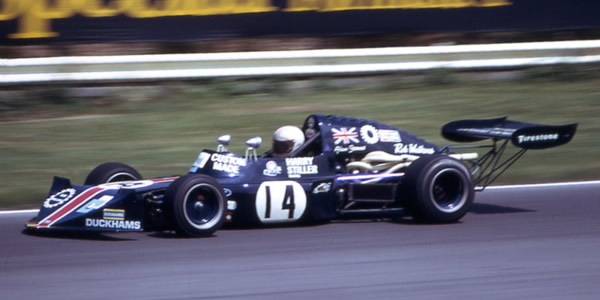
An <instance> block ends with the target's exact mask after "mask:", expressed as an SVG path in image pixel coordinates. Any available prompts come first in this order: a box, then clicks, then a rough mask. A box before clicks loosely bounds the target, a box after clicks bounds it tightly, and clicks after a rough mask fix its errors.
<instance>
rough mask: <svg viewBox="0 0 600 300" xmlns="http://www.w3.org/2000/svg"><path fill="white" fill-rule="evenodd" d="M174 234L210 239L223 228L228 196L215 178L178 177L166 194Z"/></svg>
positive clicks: (202, 176)
mask: <svg viewBox="0 0 600 300" xmlns="http://www.w3.org/2000/svg"><path fill="white" fill-rule="evenodd" d="M165 200H166V204H167V208H168V209H169V210H170V214H169V215H170V217H171V219H172V223H173V225H174V227H175V231H177V232H178V233H180V234H184V235H188V236H193V237H203V236H210V235H212V234H213V233H214V232H215V231H217V230H219V229H220V228H221V227H222V226H223V222H224V221H225V215H226V213H227V197H226V196H225V194H224V192H223V188H222V187H221V185H219V183H218V182H217V181H216V180H214V179H213V178H212V177H209V176H206V175H197V174H188V175H185V176H182V177H179V178H178V179H177V180H175V181H174V182H173V183H172V184H171V185H170V186H169V187H168V189H167V192H166V194H165Z"/></svg>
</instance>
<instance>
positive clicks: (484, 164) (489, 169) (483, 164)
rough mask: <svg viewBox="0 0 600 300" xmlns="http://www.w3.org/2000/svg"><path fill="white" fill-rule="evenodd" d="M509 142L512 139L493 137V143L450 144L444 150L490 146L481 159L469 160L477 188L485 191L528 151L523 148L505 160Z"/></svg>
mask: <svg viewBox="0 0 600 300" xmlns="http://www.w3.org/2000/svg"><path fill="white" fill-rule="evenodd" d="M509 142H510V140H500V139H493V143H492V144H491V145H478V146H455V147H454V146H448V147H444V148H443V149H442V151H446V152H448V151H449V150H452V149H473V148H490V150H489V151H488V152H486V153H485V154H484V155H482V156H481V157H480V158H479V159H477V160H469V161H467V162H468V163H469V164H470V170H471V175H472V176H473V182H474V183H475V190H476V191H483V190H484V189H485V188H486V187H487V186H489V185H490V184H492V183H493V182H494V181H495V180H496V179H497V178H498V177H500V176H501V175H502V174H504V172H506V170H508V168H510V167H511V166H512V165H513V164H514V163H515V162H516V161H517V160H519V158H521V156H523V155H524V154H525V152H527V149H524V148H522V149H520V150H519V151H517V152H516V153H514V154H513V155H511V156H510V157H508V158H506V159H504V160H503V157H504V156H505V155H504V154H505V150H506V148H507V146H508V143H509Z"/></svg>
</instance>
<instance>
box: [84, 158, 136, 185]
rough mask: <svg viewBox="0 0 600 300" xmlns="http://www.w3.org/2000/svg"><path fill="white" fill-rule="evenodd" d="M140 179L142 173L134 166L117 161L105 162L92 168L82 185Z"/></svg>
mask: <svg viewBox="0 0 600 300" xmlns="http://www.w3.org/2000/svg"><path fill="white" fill-rule="evenodd" d="M140 179H142V175H140V173H138V171H136V170H135V169H134V168H132V167H130V166H128V165H126V164H122V163H118V162H107V163H103V164H101V165H99V166H97V167H96V168H94V169H93V170H92V172H90V174H88V176H87V178H86V179H85V182H84V185H99V184H103V183H109V182H117V181H130V180H140Z"/></svg>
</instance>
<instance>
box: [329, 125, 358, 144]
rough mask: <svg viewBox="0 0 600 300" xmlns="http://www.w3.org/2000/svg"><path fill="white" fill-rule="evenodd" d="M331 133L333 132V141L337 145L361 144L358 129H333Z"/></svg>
mask: <svg viewBox="0 0 600 300" xmlns="http://www.w3.org/2000/svg"><path fill="white" fill-rule="evenodd" d="M331 131H333V140H334V143H335V144H336V145H338V144H350V143H353V144H354V143H360V141H359V140H358V132H356V127H350V128H347V127H340V128H339V129H336V128H331Z"/></svg>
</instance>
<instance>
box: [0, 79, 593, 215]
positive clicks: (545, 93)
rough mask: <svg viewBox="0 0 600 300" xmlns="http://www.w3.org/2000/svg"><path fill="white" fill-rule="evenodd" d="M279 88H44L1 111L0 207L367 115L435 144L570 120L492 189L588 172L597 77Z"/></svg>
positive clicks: (165, 171)
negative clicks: (114, 165)
mask: <svg viewBox="0 0 600 300" xmlns="http://www.w3.org/2000/svg"><path fill="white" fill-rule="evenodd" d="M285 85H286V83H285V82H279V81H278V82H277V87H276V88H273V89H270V90H266V91H265V90H261V89H256V88H250V89H248V88H247V86H251V85H246V87H244V85H242V86H233V85H232V84H231V83H223V82H221V83H220V84H219V85H217V86H211V85H205V84H199V85H197V86H193V87H191V86H189V85H186V84H180V85H178V84H172V85H169V86H168V87H167V88H166V89H165V88H164V87H165V86H163V89H156V87H155V86H148V87H136V88H134V89H131V90H128V91H126V92H123V90H119V93H120V95H116V93H115V94H112V95H110V94H109V95H102V96H99V97H97V98H91V99H90V98H86V99H74V98H73V97H72V96H64V94H62V93H60V92H56V91H53V93H52V95H55V98H53V99H54V100H53V101H51V102H45V101H44V99H43V98H39V97H38V98H37V99H35V97H34V99H32V100H27V101H33V103H35V105H33V106H31V107H30V108H27V109H25V108H23V107H20V108H19V112H20V113H15V112H16V111H17V110H18V109H17V108H14V107H9V108H6V109H5V110H4V112H5V116H6V115H7V114H8V115H10V116H13V117H12V118H11V119H12V120H13V121H5V122H1V123H0V137H1V139H0V170H2V172H1V173H0V207H3V208H33V207H38V206H39V205H40V204H41V202H42V200H43V199H44V198H45V196H46V193H47V191H48V188H49V185H50V184H51V182H52V176H54V175H58V176H62V177H67V178H71V179H72V181H73V182H74V183H82V182H83V180H84V178H85V177H86V175H87V173H88V172H89V171H90V170H91V169H92V168H94V167H95V166H96V165H98V164H100V163H102V162H106V161H120V162H124V163H127V164H130V165H132V166H134V167H135V168H137V169H138V170H139V171H140V173H141V174H142V175H143V176H144V177H151V176H159V175H171V174H183V173H185V172H187V169H188V168H189V166H190V165H191V163H192V162H193V161H194V159H195V157H196V155H197V153H198V152H199V151H200V150H201V149H203V148H214V147H215V146H216V142H215V139H216V137H217V136H218V135H220V134H223V133H231V134H232V135H233V140H232V146H231V147H230V149H231V150H233V151H235V152H237V153H241V152H242V151H243V149H244V147H245V146H244V141H245V140H246V139H247V138H249V137H251V136H255V135H259V136H262V137H263V139H264V140H265V143H264V145H263V146H262V148H261V149H259V150H263V151H264V150H267V149H268V147H269V144H270V143H269V140H270V137H271V135H272V133H273V131H274V130H275V129H276V128H278V127H279V126H281V125H286V124H292V125H300V124H301V123H302V122H303V120H304V118H305V117H306V116H307V115H308V114H310V113H323V114H339V115H350V116H355V117H360V118H366V119H374V120H378V121H382V122H386V123H388V124H390V125H393V126H397V127H399V128H402V129H406V130H408V131H410V132H412V133H415V134H417V135H419V136H422V137H424V138H426V139H428V140H430V141H432V142H434V143H437V144H446V143H447V141H445V140H443V139H442V138H441V136H440V135H439V131H440V128H441V126H442V125H443V124H445V123H446V122H449V121H452V120H457V119H471V118H492V117H500V116H509V117H510V118H511V119H513V120H518V121H526V122H532V123H541V124H556V125H559V124H566V123H572V122H578V123H579V129H578V132H577V134H576V136H575V138H574V140H573V141H572V142H571V143H570V144H568V145H565V146H562V147H558V148H553V149H548V150H542V151H530V152H528V153H527V154H526V155H525V157H524V158H522V159H521V160H520V161H519V162H518V163H517V164H516V165H515V166H513V167H512V168H511V169H510V170H509V171H508V172H507V173H505V174H504V175H503V176H502V177H501V178H500V180H499V183H534V182H551V181H560V180H586V179H598V178H599V177H600V176H599V175H600V172H599V171H598V170H600V151H598V149H599V148H600V135H599V134H598V132H600V117H599V115H600V100H599V99H598V98H599V97H600V88H598V87H599V86H600V80H598V79H590V80H577V81H561V80H558V81H557V80H533V81H526V82H515V81H502V82H472V83H460V82H459V83H453V84H452V85H448V84H430V85H408V84H402V83H399V84H397V85H395V84H393V82H392V83H390V82H386V83H385V84H381V85H376V86H378V87H376V88H373V84H372V83H371V84H369V85H366V86H364V85H363V86H361V85H352V87H344V88H339V87H338V88H332V87H331V85H329V84H328V85H327V86H328V87H329V88H313V89H294V90H290V89H286V86H285ZM165 90H166V92H165ZM45 93H47V90H45ZM15 95H16V94H15V93H12V94H11V93H4V94H3V97H4V99H5V102H7V101H8V102H10V101H9V100H14V99H13V98H14V97H17V96H15ZM56 95H58V96H56ZM11 97H13V98H11ZM21 97H22V96H21ZM7 99H8V100H7ZM19 99H20V100H19V101H26V99H24V98H19ZM57 99H58V100H57ZM10 103H13V102H10ZM14 116H17V117H16V118H15V117H14ZM27 116H35V117H34V118H32V117H27ZM14 120H17V121H14Z"/></svg>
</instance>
